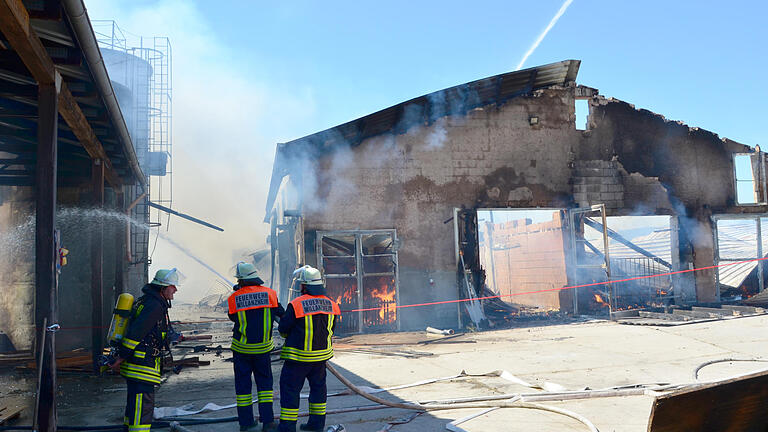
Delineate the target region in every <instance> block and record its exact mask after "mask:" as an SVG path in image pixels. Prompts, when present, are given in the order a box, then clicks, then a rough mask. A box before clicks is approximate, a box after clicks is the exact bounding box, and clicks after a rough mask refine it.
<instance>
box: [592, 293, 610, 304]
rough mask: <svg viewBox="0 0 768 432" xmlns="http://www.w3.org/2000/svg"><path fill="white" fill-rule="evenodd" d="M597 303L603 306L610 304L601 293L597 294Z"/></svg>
mask: <svg viewBox="0 0 768 432" xmlns="http://www.w3.org/2000/svg"><path fill="white" fill-rule="evenodd" d="M594 296H595V303H597V304H599V305H603V306H608V302H606V301H605V300H603V297H602V296H601V295H600V294H595V295H594Z"/></svg>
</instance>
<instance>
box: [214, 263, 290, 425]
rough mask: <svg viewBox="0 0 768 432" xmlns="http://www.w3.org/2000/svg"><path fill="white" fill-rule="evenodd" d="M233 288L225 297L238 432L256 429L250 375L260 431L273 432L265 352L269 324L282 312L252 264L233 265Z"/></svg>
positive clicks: (268, 343) (269, 345)
mask: <svg viewBox="0 0 768 432" xmlns="http://www.w3.org/2000/svg"><path fill="white" fill-rule="evenodd" d="M235 277H236V278H237V285H235V286H234V289H235V292H234V293H232V295H230V296H229V299H228V304H229V319H230V320H232V321H233V322H234V323H235V325H234V327H233V329H232V355H233V361H234V368H235V396H236V400H237V420H238V422H239V423H240V430H241V431H257V430H260V429H259V427H258V424H257V423H256V422H255V421H254V418H253V395H252V393H251V388H252V386H251V375H253V377H254V378H255V380H256V390H257V392H258V393H257V397H258V401H259V421H260V422H261V424H262V427H263V430H264V431H275V430H277V424H276V423H275V418H274V414H273V413H272V394H273V393H272V362H271V360H270V358H269V353H270V352H271V351H272V349H273V348H274V343H273V341H272V322H273V321H277V320H278V319H279V317H281V316H282V315H283V312H285V310H284V309H283V307H282V306H281V305H280V303H278V302H277V293H275V291H274V290H272V289H270V288H267V287H265V286H263V284H264V281H263V280H261V278H259V275H258V274H257V273H256V268H255V267H254V266H253V264H249V263H246V262H239V263H237V264H236V265H235Z"/></svg>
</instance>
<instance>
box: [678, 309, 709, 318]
mask: <svg viewBox="0 0 768 432" xmlns="http://www.w3.org/2000/svg"><path fill="white" fill-rule="evenodd" d="M672 314H673V315H679V316H687V317H692V318H712V316H711V315H710V314H709V313H707V312H696V311H692V310H685V309H675V310H673V311H672Z"/></svg>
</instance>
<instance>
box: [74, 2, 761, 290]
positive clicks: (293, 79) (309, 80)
mask: <svg viewBox="0 0 768 432" xmlns="http://www.w3.org/2000/svg"><path fill="white" fill-rule="evenodd" d="M563 3H564V2H563V1H559V0H558V1H551V0H539V1H537V2H521V1H513V0H506V1H481V0H479V1H477V2H474V3H473V4H472V6H471V7H470V6H468V5H469V3H467V2H466V1H453V0H441V1H431V0H424V1H419V2H413V1H400V0H391V1H387V2H373V1H368V2H365V1H359V0H358V1H324V2H320V1H301V0H297V1H291V2H266V1H225V0H222V1H216V2H212V1H191V0H131V1H127V0H85V4H86V7H87V8H88V13H89V16H90V18H91V19H92V20H101V19H114V20H116V21H117V23H118V25H119V26H120V27H121V28H123V29H124V30H126V31H129V32H130V33H132V34H134V35H141V36H145V37H151V36H167V37H169V38H170V40H171V45H172V47H173V59H172V60H173V97H174V99H173V137H174V142H173V146H174V155H173V158H174V161H173V171H174V173H173V176H174V178H173V181H174V192H173V194H174V195H173V196H174V203H173V207H174V209H176V210H178V211H181V212H185V213H188V214H191V215H193V216H195V217H198V218H201V219H203V220H206V221H208V222H211V223H213V224H216V225H218V226H221V227H222V228H224V230H225V231H224V232H223V233H219V232H215V231H212V230H209V229H206V228H203V227H201V226H198V225H195V224H193V223H190V222H186V221H183V220H180V219H171V222H170V225H168V226H163V227H161V229H164V230H166V231H164V233H165V235H167V236H169V237H171V238H172V239H173V240H174V241H175V242H177V243H178V244H181V245H183V247H184V248H186V249H188V250H189V251H190V252H191V253H192V254H193V255H195V256H197V257H198V258H199V259H201V260H202V261H204V262H206V263H208V264H209V265H210V266H211V267H213V268H214V269H215V270H216V271H217V272H218V273H221V274H222V275H224V276H226V277H229V276H231V273H232V272H231V267H232V266H233V265H234V264H235V262H237V261H238V260H239V259H241V258H242V254H243V253H244V252H248V251H254V250H256V249H259V248H262V247H265V240H266V236H267V234H268V227H267V225H266V224H263V223H262V220H263V219H264V214H265V209H264V207H265V204H266V191H267V188H268V185H269V179H270V175H271V165H272V160H273V157H274V149H275V144H276V143H278V142H286V141H290V140H293V139H296V138H300V137H302V136H305V135H308V134H311V133H314V132H317V131H320V130H323V129H327V128H330V127H333V126H336V125H338V124H341V123H344V122H346V121H349V120H352V119H355V118H358V117H361V116H364V115H367V114H370V113H372V112H375V111H378V110H380V109H383V108H386V107H388V106H391V105H394V104H397V103H400V102H403V101H405V100H408V99H411V98H414V97H417V96H420V95H423V94H426V93H430V92H433V91H436V90H440V89H442V88H446V87H451V86H454V85H458V84H462V83H465V82H468V81H473V80H476V79H480V78H484V77H487V76H492V75H497V74H501V73H505V72H509V71H512V70H515V68H516V67H517V66H518V64H519V63H520V61H521V60H522V59H523V57H524V55H525V53H526V52H527V51H529V49H530V48H531V46H532V44H533V43H534V41H535V40H536V39H537V38H538V37H539V36H540V35H541V33H542V31H543V30H544V29H545V28H546V27H547V25H548V24H549V23H550V21H551V20H552V18H553V17H554V16H555V14H556V13H557V12H558V10H560V9H561V7H562V6H563ZM765 16H768V3H766V2H761V1H739V0H734V1H730V2H722V1H709V0H699V1H682V0H680V1H674V2H670V1H658V0H644V1H642V2H639V1H632V2H630V1H609V0H603V1H599V0H573V1H572V3H571V4H570V5H569V6H568V8H567V10H566V11H565V12H564V13H563V14H562V16H561V17H560V19H559V20H558V21H557V23H556V24H555V25H554V26H553V27H552V29H551V30H550V31H549V32H548V33H547V35H546V37H544V39H543V40H542V42H541V43H540V45H539V46H538V47H537V48H536V49H535V50H534V52H533V53H532V54H531V55H530V56H529V57H528V58H527V60H526V62H525V64H524V65H523V68H525V67H532V66H536V65H541V64H547V63H551V62H556V61H561V60H565V59H579V60H581V61H582V63H581V68H580V70H579V75H578V78H577V82H578V83H579V84H583V85H587V86H590V87H594V88H597V89H599V90H600V93H601V94H603V95H606V96H610V97H615V98H618V99H621V100H624V101H626V102H629V103H632V104H634V105H635V106H636V107H638V108H644V109H648V110H651V111H654V112H656V113H659V114H662V115H664V116H665V117H666V118H668V119H671V120H676V121H682V122H684V123H686V124H688V125H689V126H695V127H701V128H704V129H707V130H710V131H713V132H715V133H718V134H719V135H720V136H721V137H728V138H730V139H733V140H735V141H738V142H741V143H744V144H749V145H755V144H761V146H762V147H763V148H766V145H768V143H767V142H766V132H765V129H764V124H765V120H764V119H765V117H766V114H768V110H767V109H766V108H765V100H766V96H768V90H766V86H765V84H764V75H765V71H766V70H768V55H766V54H768V53H767V52H766V51H767V50H766V42H768V26H766V25H765V22H764V18H765ZM152 261H153V266H152V268H153V270H154V269H157V268H163V267H178V268H180V269H181V270H182V271H183V272H184V273H185V274H186V275H187V283H186V285H185V286H184V287H182V289H181V290H180V291H179V293H178V294H177V296H178V297H179V298H180V299H182V300H186V301H193V300H195V299H197V298H199V297H200V296H202V295H203V294H206V293H212V292H224V291H223V290H224V289H223V288H222V285H223V281H222V282H220V283H217V282H216V279H219V277H218V276H215V275H214V274H213V273H212V272H210V271H208V270H205V269H204V267H203V266H201V265H200V264H198V263H197V262H195V261H194V260H192V259H190V258H188V257H187V256H185V255H184V254H183V253H181V252H179V251H178V250H177V249H176V248H174V247H172V246H171V245H170V244H168V243H167V242H164V241H163V240H162V239H161V240H160V241H159V243H158V245H157V248H156V249H155V252H154V254H153V257H152ZM217 290H218V291H217Z"/></svg>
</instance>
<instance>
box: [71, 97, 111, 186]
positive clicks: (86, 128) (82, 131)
mask: <svg viewBox="0 0 768 432" xmlns="http://www.w3.org/2000/svg"><path fill="white" fill-rule="evenodd" d="M59 114H61V117H62V118H63V119H64V121H66V122H67V124H68V125H69V127H70V129H72V133H73V134H75V136H76V137H77V139H78V140H79V141H80V143H81V144H82V145H83V148H84V149H85V151H87V152H88V154H89V155H90V156H91V159H99V160H101V161H103V163H104V169H105V178H106V179H107V181H108V182H109V184H110V185H111V186H112V187H113V188H118V187H120V186H121V185H122V181H120V178H119V177H118V176H117V174H116V173H115V170H114V169H113V168H112V162H110V160H109V157H108V156H107V153H106V151H105V150H104V147H103V146H102V145H101V142H100V141H99V138H98V137H96V134H95V133H94V132H93V129H92V128H91V125H90V124H89V123H88V119H87V118H86V117H85V115H84V114H83V111H82V110H81V109H80V106H79V105H78V104H77V102H76V101H75V98H74V97H73V96H72V94H71V93H70V92H69V90H68V89H67V86H66V85H65V84H63V83H62V91H61V93H60V94H59Z"/></svg>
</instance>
